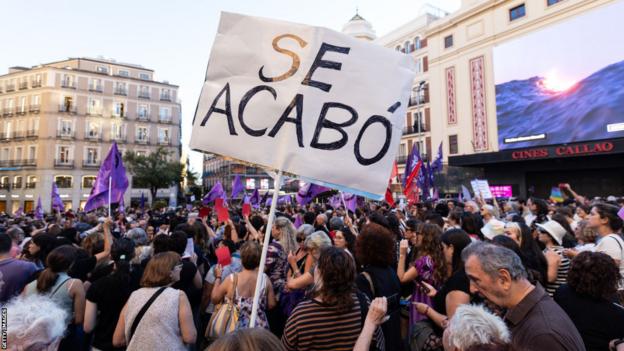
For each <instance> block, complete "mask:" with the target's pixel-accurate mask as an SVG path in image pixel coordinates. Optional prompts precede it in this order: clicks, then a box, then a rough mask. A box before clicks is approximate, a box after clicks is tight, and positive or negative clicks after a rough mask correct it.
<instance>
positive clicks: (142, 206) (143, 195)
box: [139, 192, 145, 210]
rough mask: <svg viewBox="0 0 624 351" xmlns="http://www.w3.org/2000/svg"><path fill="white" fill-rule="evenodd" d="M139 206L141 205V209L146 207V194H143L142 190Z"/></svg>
mask: <svg viewBox="0 0 624 351" xmlns="http://www.w3.org/2000/svg"><path fill="white" fill-rule="evenodd" d="M139 206H140V207H141V210H143V209H144V208H145V194H143V193H142V192H141V201H140V202H139Z"/></svg>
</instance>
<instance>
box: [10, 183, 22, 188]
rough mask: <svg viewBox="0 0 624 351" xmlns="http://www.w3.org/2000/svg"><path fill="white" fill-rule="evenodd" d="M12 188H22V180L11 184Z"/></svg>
mask: <svg viewBox="0 0 624 351" xmlns="http://www.w3.org/2000/svg"><path fill="white" fill-rule="evenodd" d="M11 188H12V189H21V188H22V182H19V183H13V184H12V185H11Z"/></svg>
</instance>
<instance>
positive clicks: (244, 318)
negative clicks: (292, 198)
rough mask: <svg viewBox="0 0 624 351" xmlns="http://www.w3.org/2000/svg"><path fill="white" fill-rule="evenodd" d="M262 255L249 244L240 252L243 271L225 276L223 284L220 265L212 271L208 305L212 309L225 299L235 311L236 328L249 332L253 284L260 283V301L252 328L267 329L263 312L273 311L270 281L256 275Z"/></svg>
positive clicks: (258, 249)
mask: <svg viewBox="0 0 624 351" xmlns="http://www.w3.org/2000/svg"><path fill="white" fill-rule="evenodd" d="M261 254H262V251H261V249H260V245H259V244H258V243H256V242H254V241H249V242H247V243H245V244H243V246H242V247H241V249H240V255H241V262H242V264H243V270H242V271H241V272H240V273H234V274H231V275H229V277H228V279H226V280H225V281H224V282H221V280H222V273H223V269H222V268H221V266H220V265H217V267H216V268H215V285H214V288H213V290H212V302H213V303H214V304H215V305H216V304H219V303H221V302H222V301H223V299H224V298H225V297H226V296H227V297H228V298H229V299H230V300H231V301H233V302H234V303H235V304H236V305H238V307H239V311H240V312H239V320H238V328H239V329H243V328H249V322H250V317H251V307H252V304H253V297H254V291H255V288H256V281H257V280H258V279H259V278H260V279H262V281H261V284H260V300H259V308H258V318H257V319H256V327H260V328H267V329H268V328H269V323H268V321H267V317H266V311H267V310H269V309H273V307H275V304H276V302H275V294H274V292H273V287H272V286H271V281H270V280H269V277H268V276H267V275H266V274H265V273H259V272H258V265H259V264H260V255H261Z"/></svg>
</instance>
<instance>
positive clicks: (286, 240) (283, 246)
mask: <svg viewBox="0 0 624 351" xmlns="http://www.w3.org/2000/svg"><path fill="white" fill-rule="evenodd" d="M296 235H297V231H296V229H295V226H294V225H293V224H292V222H291V221H290V220H289V219H288V218H286V217H278V218H276V219H275V222H274V223H273V227H272V228H271V236H272V238H273V240H272V241H271V243H270V244H269V247H268V250H267V258H266V264H265V266H264V272H265V273H266V274H267V275H268V276H269V279H270V280H271V285H272V286H273V293H274V295H275V299H276V300H277V301H278V302H279V301H280V298H281V294H282V291H283V290H284V288H285V285H286V277H287V275H286V274H287V272H288V255H289V254H290V253H295V252H296V251H297V240H296ZM267 317H268V319H269V325H270V326H271V331H272V332H273V333H274V334H275V335H277V336H281V335H282V334H281V333H282V330H283V329H284V322H285V321H286V316H285V315H284V314H283V313H282V311H280V310H279V309H274V310H272V311H271V312H269V314H268V316H267Z"/></svg>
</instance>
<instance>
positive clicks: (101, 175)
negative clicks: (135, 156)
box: [84, 142, 128, 212]
mask: <svg viewBox="0 0 624 351" xmlns="http://www.w3.org/2000/svg"><path fill="white" fill-rule="evenodd" d="M109 179H110V182H111V193H110V199H111V203H119V201H120V200H121V198H122V197H123V195H124V193H125V192H126V189H128V176H127V175H126V168H125V167H124V165H123V160H122V158H121V153H120V152H119V150H118V149H117V143H115V142H113V145H112V146H111V148H110V151H109V152H108V155H107V156H106V158H105V159H104V162H102V166H100V170H99V171H98V174H97V177H96V179H95V185H94V186H93V189H91V195H89V198H88V199H87V204H86V205H85V208H84V210H85V212H89V211H92V210H95V209H96V208H98V207H100V206H106V205H108V198H109V193H108V185H109Z"/></svg>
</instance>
